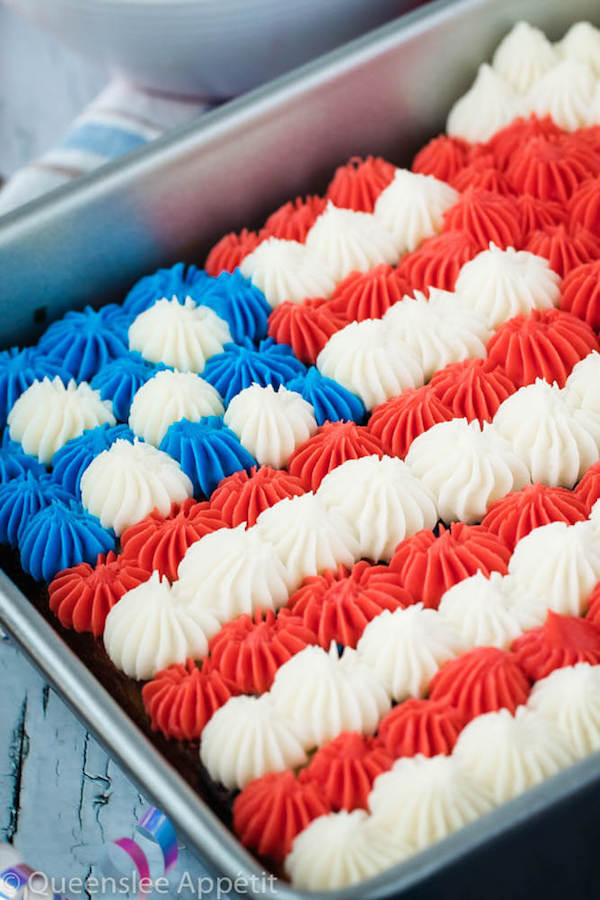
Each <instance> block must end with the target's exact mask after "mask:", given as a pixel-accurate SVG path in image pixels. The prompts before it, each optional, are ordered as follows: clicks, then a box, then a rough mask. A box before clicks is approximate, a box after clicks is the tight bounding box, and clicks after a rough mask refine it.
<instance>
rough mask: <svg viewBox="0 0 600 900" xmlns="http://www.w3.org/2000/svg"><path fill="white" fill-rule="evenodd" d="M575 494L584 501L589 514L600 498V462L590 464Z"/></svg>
mask: <svg viewBox="0 0 600 900" xmlns="http://www.w3.org/2000/svg"><path fill="white" fill-rule="evenodd" d="M575 496H576V497H577V499H578V500H581V501H582V502H583V504H584V505H585V509H586V515H588V516H589V514H590V513H591V511H592V507H593V506H594V503H595V502H596V500H598V499H599V498H600V463H594V465H593V466H590V468H589V469H588V470H587V472H586V473H585V475H584V476H583V478H582V479H581V481H580V482H579V484H578V485H577V487H576V488H575Z"/></svg>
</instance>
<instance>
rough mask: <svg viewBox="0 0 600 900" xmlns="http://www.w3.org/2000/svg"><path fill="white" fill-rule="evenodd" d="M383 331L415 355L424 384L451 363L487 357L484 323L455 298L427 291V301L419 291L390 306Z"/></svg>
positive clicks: (486, 338)
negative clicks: (421, 370) (476, 357)
mask: <svg viewBox="0 0 600 900" xmlns="http://www.w3.org/2000/svg"><path fill="white" fill-rule="evenodd" d="M383 324H384V327H389V329H390V330H391V332H392V334H393V336H394V337H395V338H396V339H397V340H399V341H403V342H404V343H406V344H407V345H408V346H409V347H410V348H411V349H412V350H413V351H414V352H415V354H416V355H417V357H418V358H419V361H420V363H421V365H422V366H423V372H424V373H425V380H426V381H427V380H429V379H430V378H431V377H432V375H433V374H434V373H435V372H437V371H438V369H443V367H444V366H446V365H448V364H449V363H453V362H461V360H463V359H469V358H470V357H474V356H478V357H484V356H486V346H485V345H486V343H487V341H488V339H489V338H490V336H491V332H490V331H489V329H488V327H487V325H486V322H485V319H484V318H483V317H482V316H480V315H479V314H478V313H477V312H475V311H472V310H470V309H467V308H465V307H463V306H461V305H460V304H458V303H457V302H456V295H455V294H453V293H450V292H448V291H442V290H440V289H439V288H430V290H429V297H426V296H425V295H424V294H422V293H421V292H420V291H415V292H414V297H403V299H402V300H399V301H398V303H394V304H393V306H390V308H389V309H388V311H387V312H386V314H385V315H384V317H383Z"/></svg>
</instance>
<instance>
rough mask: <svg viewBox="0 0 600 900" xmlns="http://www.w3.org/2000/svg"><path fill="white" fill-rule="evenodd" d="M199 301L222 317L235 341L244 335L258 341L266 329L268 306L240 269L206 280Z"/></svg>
mask: <svg viewBox="0 0 600 900" xmlns="http://www.w3.org/2000/svg"><path fill="white" fill-rule="evenodd" d="M199 302H200V303H202V305H203V306H210V308H211V309H213V310H214V311H215V312H216V314H217V315H218V316H220V317H221V318H222V319H225V321H226V322H227V323H228V324H229V330H230V331H231V336H232V338H233V340H234V341H241V340H242V339H243V338H250V340H253V341H258V340H260V338H263V337H265V335H266V333H267V325H268V323H267V320H268V318H269V313H270V312H271V307H270V306H269V304H268V303H267V301H266V300H265V295H264V294H263V293H262V291H260V290H259V289H258V288H257V287H255V285H253V284H252V282H251V281H249V280H248V279H247V278H244V276H243V275H242V273H241V272H240V270H239V269H235V271H234V272H221V274H220V275H219V277H218V278H209V279H208V280H207V281H205V282H204V283H203V285H202V293H201V295H200V299H199Z"/></svg>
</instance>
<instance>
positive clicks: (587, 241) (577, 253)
mask: <svg viewBox="0 0 600 900" xmlns="http://www.w3.org/2000/svg"><path fill="white" fill-rule="evenodd" d="M525 250H529V252H530V253H535V254H536V255H537V256H544V257H545V258H546V259H547V260H548V262H549V263H550V268H551V269H554V271H555V272H558V274H559V275H562V276H563V277H564V276H565V275H566V274H567V272H570V271H571V269H574V268H575V266H580V265H581V264H582V263H586V262H590V261H591V260H593V259H597V258H598V257H599V256H600V239H599V238H597V237H596V235H595V234H592V232H591V231H588V229H587V228H584V227H583V226H582V225H575V226H574V227H573V228H572V229H569V230H567V228H566V227H565V225H546V226H545V227H544V228H539V229H538V230H537V231H533V232H532V233H531V234H530V235H529V237H528V239H527V242H526V244H525Z"/></svg>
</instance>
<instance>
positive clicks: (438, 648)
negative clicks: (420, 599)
mask: <svg viewBox="0 0 600 900" xmlns="http://www.w3.org/2000/svg"><path fill="white" fill-rule="evenodd" d="M464 647H465V644H464V642H463V641H462V639H461V637H460V635H459V633H458V631H457V630H456V629H455V628H454V626H453V625H452V624H451V623H449V622H448V621H446V620H444V619H442V617H441V616H439V615H438V614H437V612H436V611H435V610H433V609H424V607H423V605H422V604H421V603H416V604H414V605H411V606H407V607H406V608H404V609H403V608H399V609H396V610H394V611H393V612H390V611H389V610H385V611H384V612H382V613H381V614H380V615H379V616H377V617H376V618H374V619H373V620H372V621H371V622H370V623H369V624H368V625H367V627H366V628H365V630H364V632H363V635H362V637H361V639H360V640H359V642H358V644H357V648H356V653H357V656H358V659H360V660H361V662H362V663H363V664H364V665H365V666H366V667H367V668H368V669H369V670H370V671H371V672H373V674H374V675H375V676H376V677H377V678H378V680H379V681H380V682H381V683H382V684H383V685H384V687H385V689H386V691H387V692H388V694H389V696H390V697H391V699H392V700H395V701H397V702H400V701H402V700H405V699H406V698H407V697H424V696H425V695H426V694H427V692H428V690H429V685H430V683H431V680H432V679H433V677H434V676H435V674H436V672H437V671H438V670H439V668H440V667H441V666H443V665H444V663H445V662H447V661H448V660H450V659H454V657H456V656H458V655H459V653H461V652H462V651H463V650H464Z"/></svg>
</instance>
